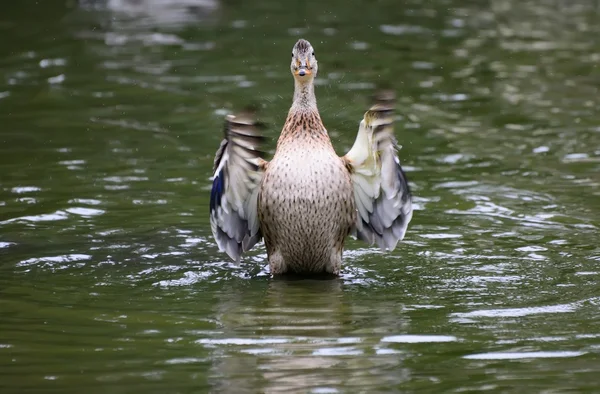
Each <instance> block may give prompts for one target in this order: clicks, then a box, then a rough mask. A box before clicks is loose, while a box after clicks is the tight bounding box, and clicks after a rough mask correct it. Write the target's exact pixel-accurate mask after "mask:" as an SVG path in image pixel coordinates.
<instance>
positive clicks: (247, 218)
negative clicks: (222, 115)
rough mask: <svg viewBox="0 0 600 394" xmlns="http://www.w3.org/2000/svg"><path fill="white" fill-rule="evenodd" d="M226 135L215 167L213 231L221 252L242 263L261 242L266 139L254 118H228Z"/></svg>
mask: <svg viewBox="0 0 600 394" xmlns="http://www.w3.org/2000/svg"><path fill="white" fill-rule="evenodd" d="M224 133H225V138H224V139H223V141H222V142H221V146H220V147H219V149H218V151H217V154H216V156H215V162H214V167H213V171H214V175H213V185H212V190H211V192H210V227H211V229H212V233H213V236H214V237H215V240H216V241H217V245H218V247H219V250H221V251H224V252H226V253H227V254H228V255H229V257H231V258H232V259H233V260H235V261H236V262H239V261H240V258H241V254H242V253H243V252H246V251H248V250H250V249H251V248H252V247H253V246H254V245H255V244H256V243H257V242H258V241H260V239H261V238H262V234H261V232H260V226H259V222H258V191H259V185H260V182H261V179H262V176H263V172H264V169H265V166H266V164H267V162H266V161H264V160H263V159H262V158H261V156H262V155H263V152H262V151H261V150H260V148H261V146H262V142H263V139H264V137H263V136H262V135H261V134H260V129H259V125H258V124H257V123H256V122H255V120H254V118H253V117H252V115H251V114H240V115H237V116H233V115H229V116H227V119H226V120H225V130H224Z"/></svg>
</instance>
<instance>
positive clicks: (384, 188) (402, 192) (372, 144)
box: [343, 92, 412, 250]
mask: <svg viewBox="0 0 600 394" xmlns="http://www.w3.org/2000/svg"><path fill="white" fill-rule="evenodd" d="M394 100H395V97H394V95H393V93H391V92H382V93H380V94H379V95H378V96H376V100H375V104H374V105H373V106H372V107H371V108H370V109H369V110H368V111H367V112H366V113H365V115H364V118H363V120H362V121H361V122H360V127H359V129H358V135H357V137H356V141H355V142H354V145H353V146H352V149H350V151H349V152H348V153H347V154H346V155H345V156H344V157H343V159H344V160H345V162H346V164H347V165H348V167H349V169H350V172H351V177H352V183H353V186H354V200H355V202H356V208H357V210H358V214H357V219H356V224H355V227H354V229H353V234H354V235H355V236H356V237H357V238H358V239H361V240H363V241H365V242H368V243H369V244H370V245H372V244H374V243H376V244H377V246H379V247H380V248H381V249H382V250H394V248H395V247H396V245H397V244H398V241H401V240H402V238H404V234H405V233H406V228H407V227H408V223H409V222H410V220H411V218H412V197H411V193H410V188H409V187H408V181H407V179H406V175H405V174H404V171H403V170H402V167H401V166H400V160H399V159H398V154H397V150H398V146H397V143H396V138H395V137H394V129H393V120H394V118H393V110H394Z"/></svg>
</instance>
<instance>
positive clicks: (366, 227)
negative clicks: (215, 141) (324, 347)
mask: <svg viewBox="0 0 600 394" xmlns="http://www.w3.org/2000/svg"><path fill="white" fill-rule="evenodd" d="M290 68H291V71H292V74H293V75H294V81H295V89H294V99H293V103H292V106H291V108H290V110H289V113H288V116H287V119H286V122H285V125H284V126H283V129H282V131H281V135H280V137H279V140H278V142H277V149H276V151H275V155H274V157H273V159H272V160H271V161H270V162H267V161H265V160H264V159H263V158H261V157H260V142H261V140H260V137H259V135H257V134H256V132H255V128H254V125H253V124H252V123H250V122H248V121H247V120H245V119H239V117H237V118H236V117H230V118H228V119H229V120H228V124H227V127H226V135H225V140H224V141H223V143H222V145H221V149H220V150H219V152H218V154H217V159H216V161H215V163H216V165H215V173H214V181H213V188H212V191H211V227H212V230H213V234H214V236H215V239H216V240H217V244H218V245H219V249H221V250H224V251H226V252H227V253H228V254H229V256H231V257H232V258H233V259H234V260H238V261H239V259H240V255H241V253H242V252H244V251H246V250H248V249H250V248H251V247H252V246H253V245H254V244H255V243H256V241H257V240H258V239H259V238H260V237H261V236H262V237H263V238H264V241H265V245H266V248H267V254H268V259H269V266H270V270H271V273H272V274H273V275H278V274H284V273H300V274H320V273H330V274H334V275H338V274H339V272H340V268H341V263H342V250H343V248H344V240H345V238H346V237H347V236H348V235H349V234H353V235H355V236H356V237H357V238H359V239H362V240H364V241H366V242H368V243H370V244H374V243H377V245H378V246H380V247H381V248H382V249H383V250H393V249H394V248H395V247H396V244H397V242H398V241H399V240H401V239H402V238H403V237H404V233H405V231H406V228H407V226H408V222H409V221H410V219H411V217H412V205H411V195H410V190H409V187H408V183H407V181H406V177H405V175H404V172H403V171H402V169H401V167H400V162H399V159H398V157H397V153H396V150H397V145H396V140H395V138H394V135H393V129H392V123H393V116H391V113H392V110H393V95H388V96H386V97H384V98H382V99H381V100H379V103H377V104H376V105H374V106H373V107H371V109H370V110H369V111H367V113H365V116H364V119H363V120H362V121H361V123H360V127H359V132H358V135H357V138H356V142H355V144H354V146H353V147H352V149H351V150H350V151H349V152H348V154H346V155H345V156H343V157H339V156H338V155H337V154H336V153H335V150H334V149H333V146H332V144H331V140H330V139H329V136H328V134H327V130H326V129H325V126H324V125H323V122H322V121H321V116H320V115H319V110H318V108H317V102H316V98H315V94H314V84H313V80H314V77H315V76H316V74H317V70H318V64H317V60H316V58H315V54H314V51H313V48H312V46H311V45H310V43H309V42H308V41H306V40H299V41H298V42H297V43H296V45H295V46H294V48H293V50H292V62H291V65H290ZM382 97H383V96H382ZM236 125H241V126H236ZM242 126H243V127H244V129H243V130H242V129H240V127H242Z"/></svg>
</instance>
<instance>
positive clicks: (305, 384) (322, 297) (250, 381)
mask: <svg viewBox="0 0 600 394" xmlns="http://www.w3.org/2000/svg"><path fill="white" fill-rule="evenodd" d="M343 293H344V282H343V281H342V280H340V279H337V280H325V281H289V280H275V281H269V282H268V283H267V287H266V289H265V291H264V293H262V294H261V293H258V294H256V293H255V295H256V299H253V300H250V299H248V297H247V295H244V294H240V295H228V296H227V299H226V300H224V301H223V302H222V303H220V304H219V307H218V310H219V312H218V313H217V315H216V317H217V324H218V325H219V328H220V330H219V333H218V334H217V335H216V336H215V337H210V338H202V339H199V340H198V341H196V343H198V344H200V345H202V346H204V347H206V348H208V349H210V350H211V353H212V358H213V359H214V360H215V364H214V365H213V367H212V369H211V375H212V380H214V382H215V388H216V389H217V390H218V391H225V392H239V391H238V390H240V389H242V390H243V389H244V388H247V389H248V391H251V388H253V387H261V390H264V392H281V391H289V390H292V391H321V390H334V389H335V388H336V387H353V386H356V387H362V388H365V389H366V388H369V387H372V388H375V387H385V386H386V385H395V384H399V383H401V382H403V381H406V380H408V379H409V377H410V371H409V369H408V368H407V367H406V366H403V359H404V358H405V357H407V355H406V354H405V355H402V354H403V352H400V351H397V350H395V349H393V348H391V347H389V345H388V344H389V343H390V342H397V341H396V340H395V339H396V337H392V336H389V337H385V338H381V339H380V338H377V337H372V336H371V333H372V331H371V329H372V328H374V327H386V329H385V330H386V331H387V330H392V331H393V330H400V331H399V332H405V331H406V329H407V328H408V325H409V323H408V318H407V317H404V318H402V317H400V319H399V316H398V315H395V316H394V317H393V318H391V316H390V314H389V313H390V312H391V311H393V310H394V309H396V307H395V306H394V305H392V304H390V303H383V304H382V305H381V311H382V313H381V315H378V314H377V315H374V314H373V313H372V312H373V311H370V310H369V308H367V307H366V305H364V304H362V303H360V302H359V303H358V304H356V303H351V302H349V300H348V298H347V297H346V296H345V295H344V294H343ZM365 319H368V320H369V323H368V326H367V325H366V324H356V325H355V327H348V325H347V321H348V320H351V321H355V322H357V323H359V322H361V323H364V322H365ZM420 338H422V339H424V341H428V339H427V338H426V337H424V336H423V337H420ZM430 341H431V342H435V338H434V339H431V340H430ZM387 370H394V371H395V373H394V374H393V375H392V376H388V374H387V373H384V371H387ZM375 371H378V372H376V373H375Z"/></svg>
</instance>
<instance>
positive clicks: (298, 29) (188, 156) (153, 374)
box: [0, 0, 600, 394]
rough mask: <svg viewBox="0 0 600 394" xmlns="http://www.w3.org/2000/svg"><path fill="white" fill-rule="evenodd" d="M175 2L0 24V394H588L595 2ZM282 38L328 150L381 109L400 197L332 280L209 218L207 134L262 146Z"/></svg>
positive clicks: (273, 103)
mask: <svg viewBox="0 0 600 394" xmlns="http://www.w3.org/2000/svg"><path fill="white" fill-rule="evenodd" d="M182 2H183V1H182ZM186 2H187V3H186V4H187V5H185V4H184V5H182V4H181V3H178V2H174V1H171V2H166V1H160V0H144V1H141V2H139V4H140V5H138V6H137V8H136V7H133V6H127V5H126V4H125V3H126V2H125V1H124V0H107V1H96V2H94V1H89V0H88V1H81V2H75V1H58V0H45V1H37V2H36V1H30V0H27V1H14V2H2V5H1V6H0V391H1V392H2V393H33V392H36V393H37V392H55V393H84V392H85V393H111V394H116V393H133V392H140V393H142V392H143V393H188V392H207V391H209V392H231V393H244V392H267V393H273V392H279V391H285V392H314V393H333V392H349V393H357V392H365V393H374V392H416V391H420V392H464V391H472V392H480V391H484V390H488V391H490V392H528V393H529V392H566V391H568V390H570V389H572V390H574V391H578V392H583V391H589V392H592V391H594V390H597V389H598V386H599V384H600V358H599V357H598V352H599V351H600V328H599V327H600V312H599V306H600V285H599V284H598V282H599V268H598V265H599V263H600V247H599V246H598V244H599V239H600V236H599V234H598V227H599V226H600V175H599V174H600V114H599V109H600V101H599V98H598V97H599V96H598V87H599V86H600V73H599V71H598V64H599V63H600V41H599V39H598V37H600V16H599V14H598V7H597V4H596V2H594V1H578V0H574V1H568V2H567V1H549V0H548V1H545V0H538V1H523V0H499V1H493V2H490V1H459V0H436V1H416V0H415V1H397V0H381V1H356V0H351V1H346V0H344V1H342V0H332V1H327V2H325V1H316V0H315V1H313V0H307V1H298V2H289V3H288V2H281V1H275V0H263V1H255V2H248V1H234V0H226V1H223V2H221V3H213V5H215V6H214V7H212V6H209V7H207V6H206V3H207V1H205V2H202V1H198V0H186ZM134 3H135V2H134ZM124 4H125V5H124ZM203 4H204V5H203ZM300 36H302V37H304V38H306V39H308V40H310V41H311V43H312V44H313V46H314V48H315V51H316V55H317V57H318V59H319V78H318V80H317V82H318V87H317V98H318V102H319V107H320V110H321V115H322V118H323V120H324V122H325V125H326V126H327V128H328V130H329V131H330V135H331V136H332V139H333V141H334V144H335V146H336V149H338V152H339V153H340V154H343V153H344V152H345V151H347V149H348V148H349V147H350V146H351V144H352V142H353V141H354V137H355V135H356V131H357V127H358V122H359V120H360V119H361V117H362V114H363V112H364V111H365V109H366V108H367V104H368V98H369V95H371V94H372V93H373V92H374V91H375V89H376V88H377V87H379V86H383V87H386V86H387V87H393V88H394V89H395V90H396V91H397V93H398V113H399V115H400V116H399V118H398V122H397V126H396V134H397V136H398V139H399V141H400V143H401V144H402V145H403V149H402V150H401V152H400V154H401V158H402V161H403V165H404V166H405V169H406V171H407V174H408V176H409V178H410V180H411V185H412V186H413V190H414V195H415V197H414V202H415V204H414V205H415V209H416V210H415V213H414V217H413V221H412V223H411V226H410V227H409V231H408V233H407V236H406V239H405V241H404V242H403V243H402V244H400V246H399V248H398V249H397V250H396V251H394V252H393V253H389V254H382V253H380V252H379V251H377V250H375V249H372V248H367V247H366V246H365V245H364V244H362V243H359V242H355V241H350V242H349V244H348V250H347V251H346V252H345V265H344V267H343V274H342V277H341V279H340V280H334V281H293V282H290V281H280V280H272V279H270V278H269V276H268V268H267V264H266V255H265V252H264V248H263V247H262V246H260V247H258V248H256V250H254V251H252V253H250V254H249V256H248V257H247V258H246V259H245V260H244V261H243V263H242V264H241V265H239V266H236V265H235V264H233V263H231V262H229V261H228V260H227V258H226V256H225V255H224V254H223V253H219V252H218V251H217V249H216V246H215V244H214V241H213V239H212V236H211V234H210V227H209V223H208V194H209V193H208V191H209V189H210V180H209V178H210V175H211V174H210V172H211V167H212V160H213V155H214V152H215V151H216V148H217V147H218V144H219V141H220V139H221V137H222V131H221V127H222V122H223V116H224V114H226V113H228V112H230V111H235V110H236V109H240V108H242V107H244V106H246V105H248V104H252V105H257V106H259V107H260V118H261V120H262V121H264V122H266V123H267V124H268V125H269V128H268V131H267V133H268V136H269V137H270V138H271V145H270V146H274V141H275V139H276V137H277V135H278V132H279V129H280V127H281V126H282V124H283V120H284V118H285V115H286V113H287V109H288V108H289V105H290V102H291V94H292V88H293V82H292V78H291V76H290V75H289V57H290V51H291V48H292V45H293V44H294V42H295V41H296V40H297V39H298V38H299V37H300ZM552 390H554V391H552Z"/></svg>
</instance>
